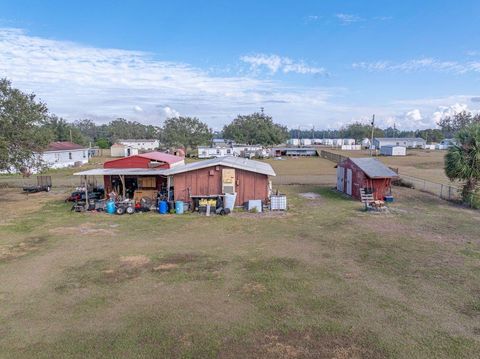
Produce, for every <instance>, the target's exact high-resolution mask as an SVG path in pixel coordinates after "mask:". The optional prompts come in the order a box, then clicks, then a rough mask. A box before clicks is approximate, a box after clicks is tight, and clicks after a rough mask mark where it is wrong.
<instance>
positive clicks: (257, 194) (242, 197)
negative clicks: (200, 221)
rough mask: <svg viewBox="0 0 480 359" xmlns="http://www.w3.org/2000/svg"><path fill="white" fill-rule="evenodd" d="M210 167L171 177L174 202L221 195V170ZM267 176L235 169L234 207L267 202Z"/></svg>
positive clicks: (216, 167)
mask: <svg viewBox="0 0 480 359" xmlns="http://www.w3.org/2000/svg"><path fill="white" fill-rule="evenodd" d="M223 168H230V167H225V166H212V167H208V168H202V169H198V170H194V171H189V172H184V173H178V174H176V175H174V177H173V183H174V187H175V192H174V195H175V200H180V201H187V202H188V201H190V195H218V194H222V169H223ZM268 182H269V181H268V176H267V175H264V174H260V173H255V172H250V171H244V170H239V169H235V190H236V192H237V200H236V202H235V204H236V205H238V206H240V205H243V204H244V203H245V202H247V201H248V200H251V199H261V200H262V201H267V200H268Z"/></svg>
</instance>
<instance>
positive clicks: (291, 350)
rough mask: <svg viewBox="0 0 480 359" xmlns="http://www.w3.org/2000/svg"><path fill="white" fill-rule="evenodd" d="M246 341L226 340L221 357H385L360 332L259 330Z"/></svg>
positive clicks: (337, 358) (282, 358) (340, 358)
mask: <svg viewBox="0 0 480 359" xmlns="http://www.w3.org/2000/svg"><path fill="white" fill-rule="evenodd" d="M247 341H248V342H247V343H225V348H224V350H223V351H221V353H220V355H219V357H220V358H237V357H244V358H245V357H248V358H267V359H269V358H272V359H273V358H275V359H278V358H280V359H300V358H330V359H346V358H370V359H376V358H385V357H387V356H388V355H387V353H385V352H384V351H383V350H382V349H379V348H376V346H375V345H374V344H373V343H369V342H367V341H366V340H365V339H363V338H361V337H360V336H359V335H342V334H338V335H334V334H327V333H318V332H315V331H303V332H302V331H290V332H287V333H280V332H274V333H268V334H265V333H263V334H262V333H258V334H257V335H255V336H254V337H252V338H249V339H248V340H247Z"/></svg>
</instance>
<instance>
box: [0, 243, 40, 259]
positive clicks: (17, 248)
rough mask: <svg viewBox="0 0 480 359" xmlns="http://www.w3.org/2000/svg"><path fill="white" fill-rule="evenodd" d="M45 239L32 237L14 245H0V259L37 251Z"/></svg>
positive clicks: (17, 256)
mask: <svg viewBox="0 0 480 359" xmlns="http://www.w3.org/2000/svg"><path fill="white" fill-rule="evenodd" d="M46 241H47V238H46V237H33V238H29V239H27V240H25V241H23V242H20V243H17V244H14V245H7V246H0V261H8V260H12V259H15V258H19V257H23V256H25V255H27V254H29V253H32V252H34V251H37V250H39V249H40V248H41V246H42V244H43V243H44V242H46Z"/></svg>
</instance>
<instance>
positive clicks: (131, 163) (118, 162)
mask: <svg viewBox="0 0 480 359" xmlns="http://www.w3.org/2000/svg"><path fill="white" fill-rule="evenodd" d="M152 161H153V162H160V163H163V164H164V165H161V166H160V167H159V168H170V167H171V165H173V164H174V163H177V162H181V161H184V159H183V158H182V157H178V156H174V155H171V154H168V153H164V152H157V151H155V152H148V153H142V154H139V155H133V156H128V157H123V158H117V159H114V160H110V161H106V162H105V163H104V164H103V168H148V166H149V163H150V162H152Z"/></svg>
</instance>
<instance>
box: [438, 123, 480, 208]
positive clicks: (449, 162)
mask: <svg viewBox="0 0 480 359" xmlns="http://www.w3.org/2000/svg"><path fill="white" fill-rule="evenodd" d="M455 138H456V140H457V144H456V145H454V146H452V147H450V148H449V150H448V153H447V154H446V156H445V174H446V175H447V177H448V178H449V179H450V180H451V181H454V180H458V181H462V182H464V185H463V190H462V199H463V201H464V202H465V203H467V204H469V205H470V206H471V207H475V208H478V207H480V193H478V192H479V191H478V187H479V185H480V124H479V123H476V124H472V125H470V126H468V127H465V128H464V129H462V130H460V131H459V132H458V133H457V135H456V136H455Z"/></svg>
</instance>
